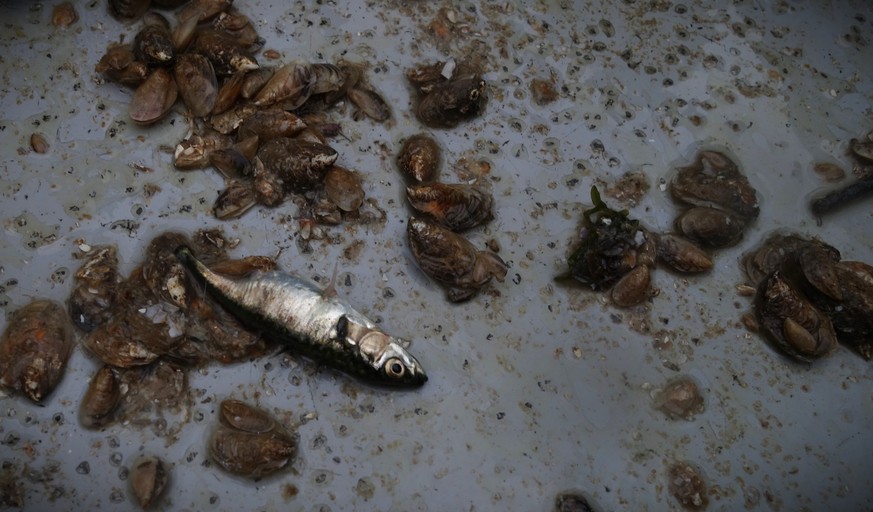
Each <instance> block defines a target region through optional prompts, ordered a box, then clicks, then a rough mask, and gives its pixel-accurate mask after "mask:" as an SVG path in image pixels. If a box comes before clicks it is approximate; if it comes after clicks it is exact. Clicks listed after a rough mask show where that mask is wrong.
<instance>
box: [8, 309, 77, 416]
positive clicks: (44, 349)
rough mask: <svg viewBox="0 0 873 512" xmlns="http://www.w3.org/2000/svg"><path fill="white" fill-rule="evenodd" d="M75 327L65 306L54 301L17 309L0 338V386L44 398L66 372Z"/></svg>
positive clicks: (33, 399)
mask: <svg viewBox="0 0 873 512" xmlns="http://www.w3.org/2000/svg"><path fill="white" fill-rule="evenodd" d="M72 331H73V327H72V325H71V324H70V320H69V318H67V313H66V311H65V310H64V307H63V306H61V305H60V304H58V303H56V302H54V301H50V300H37V301H34V302H31V303H30V304H28V305H26V306H24V307H22V308H20V309H18V310H17V311H15V312H14V313H13V314H12V317H11V318H10V319H9V324H8V325H7V326H6V331H4V332H3V338H2V339H0V386H3V387H6V388H11V389H14V390H16V391H20V392H22V393H24V395H25V396H27V397H28V398H29V399H31V400H32V401H34V402H40V401H42V399H43V398H45V397H46V396H47V395H48V394H49V393H51V392H52V390H54V389H55V386H57V385H58V383H59V382H60V381H61V377H63V376H64V369H65V368H66V366H67V359H69V357H70V352H72V350H73V338H72V335H73V334H72Z"/></svg>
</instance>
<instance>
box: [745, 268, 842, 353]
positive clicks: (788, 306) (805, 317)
mask: <svg viewBox="0 0 873 512" xmlns="http://www.w3.org/2000/svg"><path fill="white" fill-rule="evenodd" d="M755 313H756V314H757V317H758V323H759V324H760V326H761V330H762V331H763V332H764V333H765V334H767V336H768V338H769V339H770V340H771V341H773V343H774V344H775V345H776V347H778V348H779V349H780V350H782V351H783V352H784V353H785V354H787V355H789V356H791V357H793V358H795V359H797V360H800V361H806V362H811V361H813V360H815V359H818V358H820V357H824V356H828V355H830V354H831V353H833V352H834V351H835V350H836V349H837V336H836V333H835V332H834V327H833V325H832V324H831V321H830V320H829V319H828V317H827V316H826V315H825V314H824V313H822V312H821V311H819V310H818V309H816V308H815V307H814V306H813V305H812V304H811V303H810V302H809V300H808V299H807V297H806V296H805V295H804V294H803V293H802V292H801V291H800V290H799V289H798V287H797V285H796V284H795V283H793V282H792V281H791V280H790V279H789V278H788V277H787V276H786V275H785V273H784V271H783V270H781V269H780V270H776V271H774V272H773V273H771V274H770V275H769V276H767V278H766V279H764V281H763V282H762V283H761V285H760V286H759V287H758V294H757V296H756V299H755Z"/></svg>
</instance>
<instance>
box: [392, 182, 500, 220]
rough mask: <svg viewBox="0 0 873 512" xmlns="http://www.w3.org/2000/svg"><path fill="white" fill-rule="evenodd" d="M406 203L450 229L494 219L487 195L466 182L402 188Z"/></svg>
mask: <svg viewBox="0 0 873 512" xmlns="http://www.w3.org/2000/svg"><path fill="white" fill-rule="evenodd" d="M406 198H407V199H408V200H409V204H410V205H412V207H413V208H414V209H415V210H416V211H418V212H419V213H422V214H424V215H426V216H428V217H430V218H431V219H433V220H434V221H436V222H437V223H439V224H441V225H443V226H445V227H447V228H449V229H451V230H452V231H464V230H467V229H470V228H472V227H475V226H479V225H481V224H484V223H485V222H488V221H489V220H491V219H492V218H494V214H493V212H492V203H493V201H494V199H493V198H492V196H491V194H490V193H488V192H485V191H484V190H482V189H481V188H480V187H477V186H475V185H467V184H451V185H446V184H444V183H439V182H431V183H425V184H420V185H410V186H409V187H406Z"/></svg>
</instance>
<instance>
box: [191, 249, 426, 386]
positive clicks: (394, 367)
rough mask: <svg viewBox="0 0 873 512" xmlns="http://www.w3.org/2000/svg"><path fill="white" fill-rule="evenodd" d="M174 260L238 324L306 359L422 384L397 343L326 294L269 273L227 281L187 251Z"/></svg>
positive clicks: (420, 373) (417, 367)
mask: <svg viewBox="0 0 873 512" xmlns="http://www.w3.org/2000/svg"><path fill="white" fill-rule="evenodd" d="M176 256H177V257H178V258H179V261H181V262H182V264H183V265H185V267H186V268H187V269H188V270H189V271H190V272H191V275H192V276H193V277H194V279H195V280H196V281H197V282H199V283H200V284H201V285H202V286H203V287H204V288H205V289H206V290H207V291H208V292H209V293H210V294H211V295H212V296H213V297H214V298H215V299H216V301H218V302H219V303H220V304H221V305H222V306H224V307H225V308H227V309H228V310H229V311H231V312H233V314H234V315H236V316H237V317H238V318H239V319H240V320H241V321H242V322H243V323H245V324H246V325H248V326H249V327H250V328H252V329H256V330H258V331H261V332H262V333H264V334H265V335H266V336H267V337H269V338H272V339H274V340H276V341H279V342H281V343H283V344H285V345H287V346H288V347H289V348H290V349H292V350H294V351H296V352H298V353H300V354H302V355H304V356H306V357H308V358H310V359H313V360H315V361H317V362H320V363H324V364H327V365H330V366H332V367H334V368H336V369H338V370H341V371H343V372H345V373H348V374H350V375H353V376H355V377H358V378H360V379H362V380H365V381H368V382H372V383H375V384H382V385H390V386H405V387H412V386H421V385H422V384H424V383H425V382H426V381H427V375H426V374H425V373H424V369H422V367H421V364H419V362H418V361H417V360H416V359H415V358H414V357H413V356H412V355H410V354H409V353H408V352H407V351H406V350H405V349H404V348H403V347H402V346H401V341H400V340H399V339H398V338H395V337H393V336H390V335H388V334H386V333H384V332H382V331H381V330H380V329H379V327H378V326H377V325H376V324H374V323H373V322H372V321H370V320H369V319H367V318H366V317H365V316H364V315H362V314H361V313H359V312H358V311H357V310H355V309H354V308H353V307H352V306H351V305H350V304H349V303H348V302H346V301H344V300H342V299H340V298H338V297H336V295H335V292H333V290H332V289H328V290H323V289H321V288H319V287H318V286H317V285H316V284H315V283H312V282H310V281H308V280H305V279H302V278H299V277H296V276H293V275H290V274H286V273H283V272H275V271H274V272H266V273H255V274H254V275H252V276H250V277H247V278H243V279H229V278H227V277H224V276H222V275H219V274H217V273H215V272H213V271H212V270H210V269H209V268H207V267H206V266H205V265H204V264H203V263H201V262H200V261H199V260H197V259H196V258H195V257H194V255H193V254H191V251H190V250H189V249H188V248H187V247H184V246H182V247H179V249H177V250H176Z"/></svg>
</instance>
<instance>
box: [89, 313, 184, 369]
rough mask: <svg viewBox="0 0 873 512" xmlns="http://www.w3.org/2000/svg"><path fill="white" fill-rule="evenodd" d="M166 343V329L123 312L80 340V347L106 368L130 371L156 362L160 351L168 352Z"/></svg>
mask: <svg viewBox="0 0 873 512" xmlns="http://www.w3.org/2000/svg"><path fill="white" fill-rule="evenodd" d="M168 339H169V335H168V333H167V327H166V325H163V324H154V323H152V321H151V320H149V319H148V318H146V317H145V316H144V315H143V314H141V313H139V312H137V311H127V310H126V311H124V312H123V313H119V314H116V315H115V316H113V317H112V319H110V320H109V321H108V322H106V323H104V324H101V325H100V326H98V327H97V328H96V329H94V330H93V331H91V332H90V333H89V334H88V336H85V337H84V338H83V339H82V345H83V346H84V347H85V348H87V349H88V350H89V351H90V352H91V353H92V354H94V355H95V356H96V357H97V358H98V359H100V360H101V361H102V362H104V363H106V364H109V365H112V366H116V367H118V368H129V367H131V366H143V365H147V364H149V363H151V362H152V361H154V360H155V359H157V358H158V356H159V355H160V353H161V352H163V350H161V349H163V348H167V347H166V343H167V342H166V340H168ZM152 348H156V349H158V352H157V353H156V352H155V351H153V350H152Z"/></svg>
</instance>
